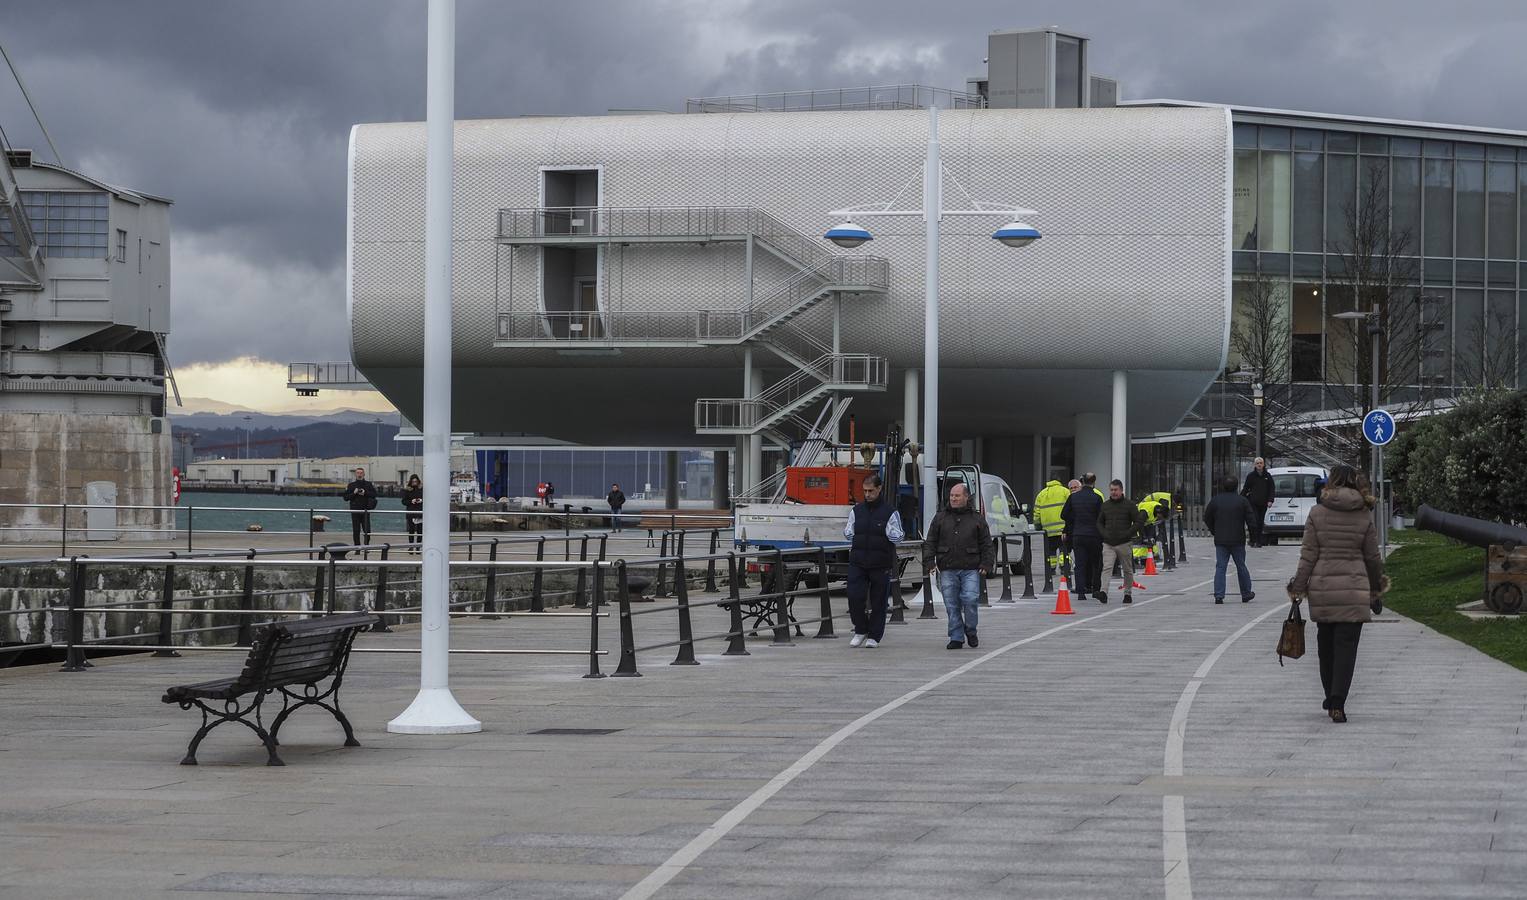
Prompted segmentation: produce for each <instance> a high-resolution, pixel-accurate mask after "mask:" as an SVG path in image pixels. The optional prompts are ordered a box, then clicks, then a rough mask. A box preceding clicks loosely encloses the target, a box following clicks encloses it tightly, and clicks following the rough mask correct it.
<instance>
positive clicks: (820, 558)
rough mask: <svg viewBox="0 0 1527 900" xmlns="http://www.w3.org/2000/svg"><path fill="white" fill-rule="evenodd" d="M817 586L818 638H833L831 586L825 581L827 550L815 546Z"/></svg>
mask: <svg viewBox="0 0 1527 900" xmlns="http://www.w3.org/2000/svg"><path fill="white" fill-rule="evenodd" d="M817 586H818V588H819V589H820V590H821V598H822V621H821V623H820V624H819V625H818V626H817V633H816V636H817V637H819V638H835V637H837V635H835V634H833V633H832V588H831V587H830V586H829V585H828V583H827V550H826V549H825V548H822V547H818V548H817Z"/></svg>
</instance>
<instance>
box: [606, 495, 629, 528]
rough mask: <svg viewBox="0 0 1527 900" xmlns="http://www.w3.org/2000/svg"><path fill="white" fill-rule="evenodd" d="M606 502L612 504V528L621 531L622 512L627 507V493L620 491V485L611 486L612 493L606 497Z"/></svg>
mask: <svg viewBox="0 0 1527 900" xmlns="http://www.w3.org/2000/svg"><path fill="white" fill-rule="evenodd" d="M604 502H606V503H608V504H610V528H611V530H613V531H619V530H620V510H621V507H623V506H625V505H626V492H625V491H622V490H621V489H620V485H619V484H612V485H610V492H609V493H608V494H606V495H605V497H604Z"/></svg>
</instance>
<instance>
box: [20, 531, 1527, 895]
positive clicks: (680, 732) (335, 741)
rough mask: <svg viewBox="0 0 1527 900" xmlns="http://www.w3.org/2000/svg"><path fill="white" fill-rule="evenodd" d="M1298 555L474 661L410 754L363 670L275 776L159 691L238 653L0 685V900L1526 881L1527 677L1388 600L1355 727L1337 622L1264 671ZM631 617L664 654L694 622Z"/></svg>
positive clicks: (1360, 889)
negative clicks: (465, 715) (603, 649)
mask: <svg viewBox="0 0 1527 900" xmlns="http://www.w3.org/2000/svg"><path fill="white" fill-rule="evenodd" d="M1201 547H1202V544H1200V545H1199V547H1197V548H1191V549H1201ZM1295 553H1296V551H1295V550H1294V548H1277V549H1267V550H1260V551H1252V561H1253V565H1254V567H1255V568H1256V569H1257V570H1258V575H1259V578H1258V581H1257V590H1258V592H1259V593H1260V595H1261V596H1259V597H1258V598H1257V599H1256V600H1255V601H1253V602H1252V603H1250V604H1245V605H1243V604H1241V603H1238V602H1234V600H1235V598H1234V595H1232V597H1231V598H1230V600H1229V601H1227V603H1226V604H1225V605H1223V606H1215V605H1214V604H1213V601H1212V599H1211V598H1210V597H1209V591H1208V588H1207V584H1206V583H1205V582H1206V581H1207V579H1208V578H1209V577H1210V575H1211V574H1212V572H1211V565H1210V564H1209V563H1208V562H1207V561H1205V560H1204V559H1203V558H1202V557H1201V556H1199V557H1197V558H1195V559H1193V560H1192V561H1191V563H1190V564H1189V565H1188V566H1187V567H1185V568H1181V569H1178V570H1177V571H1176V572H1174V573H1168V574H1163V575H1161V576H1158V577H1156V578H1153V579H1148V580H1147V582H1148V586H1149V590H1148V591H1147V592H1145V593H1143V594H1139V595H1137V597H1136V603H1135V604H1134V605H1133V606H1130V607H1123V606H1120V605H1119V604H1118V602H1117V601H1118V598H1117V596H1115V597H1114V598H1113V602H1110V603H1109V604H1108V605H1107V606H1100V605H1098V604H1097V603H1096V602H1095V601H1092V600H1084V599H1081V598H1077V599H1075V600H1074V603H1075V605H1076V609H1077V615H1075V616H1073V617H1070V618H1062V617H1057V616H1052V615H1050V614H1049V609H1050V606H1051V600H1050V599H1048V598H1045V599H1041V600H1039V601H1028V602H1020V603H1017V604H1011V605H1003V606H995V607H993V608H991V609H989V610H983V611H982V625H981V629H980V634H981V638H982V642H981V647H980V649H979V650H969V649H965V650H961V651H947V650H945V649H944V643H945V637H944V619H943V610H942V609H940V610H939V611H938V614H939V618H938V619H937V620H936V621H927V620H918V619H916V618H915V616H916V612H917V606H916V604H915V603H914V605H913V610H912V613H913V614H912V616H910V617H909V620H908V622H907V624H905V625H893V626H889V628H888V635H887V640H886V642H885V644H884V645H883V646H882V647H880V648H878V649H874V650H865V649H859V650H855V649H851V648H849V647H848V642H847V640H846V634H845V632H846V631H847V628H846V624H847V623H846V621H845V620H843V619H840V620H839V622H838V626H839V634H840V637H839V639H837V640H814V639H812V638H811V637H810V634H811V633H812V630H811V629H808V631H807V635H808V636H807V637H805V638H797V639H796V641H795V644H794V646H790V647H770V646H769V645H768V636H767V635H766V634H764V635H760V638H759V639H757V640H754V641H751V642H750V643H749V650H750V651H751V655H750V656H747V657H723V656H720V655H718V654H719V653H720V651H721V650H722V649H723V646H722V645H721V644H720V643H719V642H714V641H712V642H709V643H708V644H706V645H704V646H703V648H702V650H701V653H700V657H699V658H700V662H701V665H700V666H699V667H682V666H673V667H670V666H669V665H667V663H668V662H669V660H670V659H672V652H673V651H672V650H662V651H654V652H650V653H645V654H642V656H641V658H640V667H641V671H642V673H643V675H644V677H642V678H633V679H616V678H606V679H602V680H584V679H582V678H580V677H579V676H580V675H581V674H582V673H583V672H584V671H585V669H586V665H587V661H586V659H582V658H577V657H568V658H560V657H504V656H463V657H457V658H455V659H454V660H453V684H454V686H455V689H456V693H457V696H458V698H459V699H460V700H461V701H462V703H463V705H465V706H466V707H467V708H468V709H469V710H470V711H472V712H473V713H474V714H476V715H477V716H478V717H479V718H481V719H482V720H483V721H484V723H485V726H486V730H485V731H484V732H483V733H482V734H478V735H462V736H440V737H412V736H401V735H390V734H387V733H386V732H385V730H384V727H385V723H386V721H387V719H389V718H390V717H391V716H392V715H395V714H396V713H397V712H399V711H401V710H402V709H403V707H404V706H405V705H406V704H407V702H408V700H409V699H411V697H412V696H413V692H414V687H415V685H416V683H417V682H416V678H417V660H416V658H415V657H413V656H408V655H403V654H393V653H377V654H369V655H364V656H357V657H356V658H355V659H354V660H353V662H352V666H351V673H350V675H349V676H348V677H347V678H346V682H345V691H344V706H345V708H346V710H347V711H349V713H350V715H351V718H352V719H353V721H354V722H355V724H356V727H357V731H358V734H359V737H360V740H361V741H362V743H363V745H364V746H362V747H360V748H354V749H345V748H343V747H341V746H340V734H339V729H338V728H337V726H335V725H334V724H333V722H332V721H330V720H328V719H326V718H325V717H324V716H323V715H321V714H317V713H313V712H307V713H304V714H303V715H301V716H299V717H297V718H295V719H293V720H292V723H291V725H289V726H288V728H287V730H285V731H284V732H283V735H282V736H283V739H284V740H283V756H284V758H285V759H286V762H287V766H286V767H285V768H266V767H264V766H263V765H262V764H261V763H262V762H263V759H264V754H263V752H262V751H261V750H260V748H259V747H258V745H257V742H256V741H255V740H254V739H253V736H252V735H251V734H250V733H249V732H248V731H247V730H243V729H236V730H235V729H233V728H228V729H219V730H218V731H216V732H214V733H213V735H212V737H210V738H209V739H208V740H207V742H206V743H205V744H204V745H203V747H202V749H201V751H200V754H199V755H200V759H201V763H202V764H201V765H200V766H199V767H195V768H192V767H182V766H179V765H177V764H176V763H177V762H178V760H179V759H180V757H181V755H182V753H183V752H184V749H185V744H186V742H187V740H188V739H189V738H190V736H191V734H192V732H193V731H194V730H195V726H196V724H198V717H196V716H194V715H193V714H191V713H184V712H181V711H180V710H178V709H175V708H173V707H169V706H166V705H164V704H161V703H160V702H159V695H160V694H161V693H162V692H163V690H164V688H165V687H167V686H169V685H172V684H179V683H188V682H192V681H196V680H200V679H205V678H212V677H218V676H221V675H227V674H233V672H234V671H235V669H236V668H237V665H238V661H239V656H238V655H237V654H230V653H199V654H187V656H186V657H184V658H182V659H146V658H133V659H123V658H117V659H111V660H103V661H101V662H100V663H99V665H98V666H97V667H96V668H95V669H93V670H91V671H90V672H88V673H83V674H61V673H57V672H56V671H54V670H53V668H52V667H48V668H45V669H44V668H33V669H21V670H17V669H12V670H5V671H0V896H4V897H18V898H44V897H59V898H64V897H68V898H77V897H105V896H111V897H146V896H158V895H164V896H171V897H175V898H193V897H207V898H218V900H222V898H227V897H229V896H231V895H239V894H244V895H251V896H253V895H279V896H283V897H290V896H358V897H410V898H413V897H498V898H502V897H525V898H559V897H576V898H620V897H630V898H637V897H648V896H654V897H659V898H713V897H728V898H740V897H780V898H807V897H820V898H858V897H863V898H872V897H873V898H901V897H906V898H930V897H946V896H947V897H961V898H998V897H1001V898H1012V897H1064V898H1076V897H1168V898H1174V900H1175V898H1185V897H1192V896H1197V897H1200V898H1222V897H1307V896H1308V897H1358V896H1361V897H1387V898H1396V897H1427V898H1435V897H1449V898H1452V897H1520V896H1522V894H1523V891H1524V888H1523V884H1524V881H1527V854H1524V853H1523V852H1522V851H1524V850H1527V761H1524V746H1527V740H1524V737H1523V735H1522V728H1523V720H1524V716H1527V673H1522V672H1518V671H1516V670H1514V669H1511V668H1509V667H1507V666H1505V665H1502V664H1500V663H1497V662H1494V661H1493V660H1490V659H1488V658H1486V657H1484V656H1482V655H1480V654H1478V653H1476V652H1475V651H1473V650H1470V649H1469V648H1467V647H1465V646H1463V645H1461V644H1458V643H1455V642H1453V641H1451V640H1449V639H1447V638H1443V637H1440V636H1438V635H1436V634H1435V633H1432V632H1430V631H1427V630H1425V629H1423V628H1421V627H1420V626H1418V625H1415V624H1414V623H1411V622H1409V621H1405V620H1401V619H1397V618H1395V617H1394V616H1393V615H1392V614H1389V615H1386V616H1385V617H1384V621H1382V622H1379V623H1376V624H1373V625H1371V626H1369V627H1368V628H1366V629H1364V634H1363V641H1362V646H1361V649H1360V651H1359V659H1358V670H1357V677H1356V680H1355V683H1354V687H1353V693H1352V697H1351V698H1350V700H1349V703H1348V712H1349V715H1350V717H1351V721H1350V722H1349V723H1348V724H1346V725H1336V724H1333V723H1332V722H1330V720H1329V719H1328V718H1327V717H1326V715H1325V713H1324V712H1323V711H1322V710H1321V708H1320V700H1321V694H1320V686H1319V677H1318V674H1317V668H1316V661H1315V657H1314V629H1313V626H1311V628H1310V630H1309V633H1308V638H1309V641H1310V654H1309V655H1308V656H1306V657H1305V658H1304V659H1301V660H1297V661H1289V662H1288V663H1287V664H1286V666H1285V667H1283V668H1279V666H1278V663H1277V660H1276V657H1275V655H1274V653H1273V646H1274V644H1275V642H1276V636H1277V632H1278V627H1279V621H1280V620H1281V618H1282V616H1283V613H1284V611H1285V610H1286V604H1285V601H1284V599H1283V596H1282V584H1283V583H1284V581H1286V580H1287V578H1288V576H1289V574H1290V573H1291V571H1292V566H1293V561H1294V558H1295ZM993 585H994V590H993V597H994V598H995V596H996V590H995V587H996V583H995V582H994V583H993ZM695 599H699V598H695ZM815 605H816V604H815V603H814V602H813V601H811V600H809V599H803V600H801V601H798V607H797V608H798V610H799V611H801V612H802V613H804V610H805V609H808V608H809V609H814V608H815ZM836 607H837V609H838V610H839V611H840V612H841V610H842V609H843V599H842V597H841V596H839V597H838V598H837V599H836ZM724 621H725V620H724V618H723V617H721V616H720V614H719V613H718V612H717V611H716V610H708V611H706V613H705V616H704V617H703V619H702V620H701V621H699V622H698V623H697V625H696V633H697V634H710V633H714V632H717V631H723V630H725V629H724ZM635 622H636V628H637V639H638V642H641V643H647V642H657V641H661V640H665V639H671V637H672V636H673V629H674V627H675V625H674V622H673V618H672V617H671V616H669V615H666V614H665V615H649V616H642V617H640V618H638V619H637V620H635ZM453 628H454V630H453V638H454V639H455V643H456V644H457V645H458V646H463V647H476V648H488V647H506V646H513V647H524V648H529V647H567V648H578V647H582V646H586V640H587V637H586V635H587V631H586V624H585V623H583V622H578V621H575V620H571V619H547V620H542V621H531V620H528V619H526V618H514V619H507V620H500V621H494V622H471V623H466V622H458V623H456V624H455V625H454V626H453ZM604 630H605V634H606V635H607V636H610V635H613V633H614V631H615V628H614V623H613V621H611V620H606V622H605V624H604ZM416 643H417V634H416V633H414V632H412V631H407V630H404V631H399V632H398V633H396V634H394V635H368V636H365V637H364V638H362V641H361V644H360V646H365V647H397V648H402V647H408V646H411V645H416ZM614 663H615V659H614V657H613V656H611V657H608V658H606V660H605V661H604V667H605V671H607V672H608V671H612V670H613V669H614ZM547 728H597V729H617V730H616V731H614V732H613V733H610V734H604V735H557V734H536V733H535V732H537V731H539V730H541V729H547Z"/></svg>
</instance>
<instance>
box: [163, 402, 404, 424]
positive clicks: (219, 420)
mask: <svg viewBox="0 0 1527 900" xmlns="http://www.w3.org/2000/svg"><path fill="white" fill-rule="evenodd" d="M169 414H170V424H171V426H172V427H174V428H177V429H185V428H192V429H197V430H205V431H215V430H217V429H220V428H227V429H236V430H239V431H241V432H242V431H243V430H244V429H245V428H285V429H289V428H300V427H302V426H304V425H312V424H314V423H318V422H326V423H329V424H337V425H354V424H368V425H374V424H375V423H376V420H377V419H381V420H382V422H383V423H387V422H391V423H392V424H393V425H397V422H398V414H397V413H395V412H367V411H366V410H363V409H349V408H341V409H318V410H312V411H311V412H309V411H307V410H304V411H302V412H284V413H268V412H259V411H257V410H252V409H241V408H239V407H237V406H234V405H233V404H231V403H224V402H222V401H220V400H207V399H204V398H200V397H187V398H186V400H185V406H184V407H179V408H177V407H174V406H171V407H170V412H169ZM245 416H248V417H249V421H248V422H246V421H244V417H245Z"/></svg>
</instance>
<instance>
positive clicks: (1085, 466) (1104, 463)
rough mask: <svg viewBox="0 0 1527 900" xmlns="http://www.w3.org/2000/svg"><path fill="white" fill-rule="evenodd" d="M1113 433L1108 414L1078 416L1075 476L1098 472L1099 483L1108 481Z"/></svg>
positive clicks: (1110, 417)
mask: <svg viewBox="0 0 1527 900" xmlns="http://www.w3.org/2000/svg"><path fill="white" fill-rule="evenodd" d="M1111 432H1112V416H1110V415H1109V414H1108V413H1077V414H1076V471H1075V472H1073V473H1072V474H1073V475H1076V476H1078V477H1080V476H1081V474H1082V473H1083V472H1096V473H1097V476H1098V481H1100V482H1104V483H1106V482H1107V481H1108V479H1109V477H1110V476H1109V475H1108V474H1107V472H1108V467H1109V465H1110V464H1111V460H1110V459H1109V457H1110V455H1111V452H1112V448H1111V447H1110V446H1109V445H1110V443H1111V440H1110V439H1111V437H1112V434H1111ZM1099 490H1101V488H1099Z"/></svg>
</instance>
